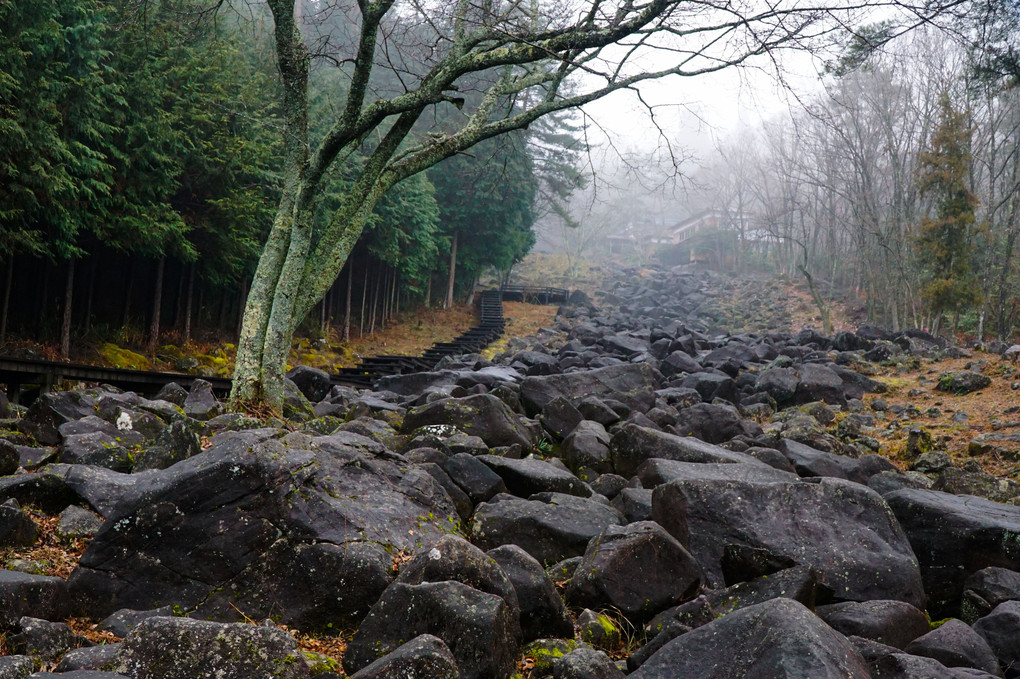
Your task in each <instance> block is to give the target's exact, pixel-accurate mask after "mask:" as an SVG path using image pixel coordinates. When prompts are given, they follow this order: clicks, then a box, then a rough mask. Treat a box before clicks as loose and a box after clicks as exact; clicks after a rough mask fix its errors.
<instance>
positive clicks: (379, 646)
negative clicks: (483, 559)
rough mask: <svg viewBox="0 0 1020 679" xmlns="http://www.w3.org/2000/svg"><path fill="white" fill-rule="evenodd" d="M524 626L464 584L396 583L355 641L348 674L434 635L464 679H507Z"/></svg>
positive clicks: (496, 600) (491, 597) (496, 601)
mask: <svg viewBox="0 0 1020 679" xmlns="http://www.w3.org/2000/svg"><path fill="white" fill-rule="evenodd" d="M518 624H519V623H518V621H517V620H516V619H515V618H514V616H513V614H512V612H511V610H510V607H509V606H507V604H506V602H505V601H504V600H503V599H502V598H500V597H498V596H496V595H495V594H488V593H485V592H480V591H478V590H477V589H474V588H473V587H469V586H467V585H465V584H463V583H460V582H455V581H444V582H427V583H423V584H420V585H405V584H403V583H394V584H393V585H391V586H390V587H388V588H387V589H386V591H385V592H384V593H383V595H382V597H380V598H379V601H377V602H376V603H375V605H373V606H372V609H371V611H369V614H368V616H367V617H366V618H365V620H364V621H363V622H362V623H361V625H360V626H359V627H358V631H357V633H356V634H355V635H354V638H353V639H351V642H350V644H349V645H348V646H347V651H346V653H344V670H345V671H346V672H347V673H348V674H354V673H356V672H358V671H359V670H361V669H363V668H365V667H368V666H369V665H370V664H371V663H372V662H374V661H375V660H376V659H377V658H380V657H382V656H385V655H386V654H388V653H392V652H394V651H396V650H397V649H398V648H399V647H400V646H401V645H403V644H404V643H405V641H404V640H406V639H414V638H415V637H417V636H419V635H422V634H431V635H433V636H436V637H438V638H439V639H441V640H442V641H443V642H444V643H445V644H446V645H447V647H449V649H450V653H451V654H452V655H453V657H454V658H455V659H456V661H457V666H458V667H459V668H460V672H461V677H463V679H497V677H506V676H509V674H510V673H511V672H512V670H513V667H514V659H515V658H516V655H517V645H518V643H519V642H520V639H519V638H518V637H517V636H516V631H517V630H518V629H519V627H518Z"/></svg>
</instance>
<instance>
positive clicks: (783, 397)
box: [757, 368, 798, 406]
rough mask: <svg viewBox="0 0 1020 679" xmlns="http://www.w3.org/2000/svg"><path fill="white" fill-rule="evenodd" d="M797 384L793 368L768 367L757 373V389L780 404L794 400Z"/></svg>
mask: <svg viewBox="0 0 1020 679" xmlns="http://www.w3.org/2000/svg"><path fill="white" fill-rule="evenodd" d="M797 384H798V379H797V373H796V371H794V369H793V368H769V369H768V370H763V371H762V372H761V374H760V375H758V382H757V389H758V391H763V392H765V393H766V394H768V395H769V396H771V397H772V398H774V399H775V400H776V403H778V404H779V405H780V406H787V405H790V404H792V403H793V402H794V397H795V396H796V394H797Z"/></svg>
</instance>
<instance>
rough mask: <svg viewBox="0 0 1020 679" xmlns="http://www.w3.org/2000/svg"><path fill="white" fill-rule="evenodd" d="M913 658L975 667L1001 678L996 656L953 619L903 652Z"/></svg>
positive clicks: (908, 645) (987, 646)
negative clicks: (913, 656)
mask: <svg viewBox="0 0 1020 679" xmlns="http://www.w3.org/2000/svg"><path fill="white" fill-rule="evenodd" d="M903 650H904V651H905V652H907V653H910V654H911V655H920V656H924V657H926V658H933V659H935V660H938V661H939V662H940V663H942V664H943V665H945V666H946V667H972V668H974V669H977V670H981V671H983V672H988V673H989V674H994V675H997V676H1002V670H1000V669H999V661H998V660H997V659H996V657H995V653H994V652H993V651H992V649H991V647H990V646H989V645H988V642H986V641H985V640H984V639H983V638H982V637H981V635H980V634H978V633H977V632H975V631H974V630H973V629H971V628H970V625H968V624H967V623H965V622H963V621H962V620H957V619H956V618H952V619H950V620H947V621H946V622H944V623H943V624H942V625H940V626H938V627H937V628H935V629H933V630H932V631H930V632H928V633H927V634H925V635H923V636H920V637H918V638H917V639H914V640H913V641H912V642H910V643H909V644H907V646H906V647H905V648H904V649H903Z"/></svg>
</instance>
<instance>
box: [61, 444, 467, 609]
mask: <svg viewBox="0 0 1020 679" xmlns="http://www.w3.org/2000/svg"><path fill="white" fill-rule="evenodd" d="M256 434H257V432H243V433H238V434H237V435H234V436H232V437H225V438H223V439H222V440H221V441H220V442H219V443H218V444H214V445H213V447H212V448H210V449H209V450H207V451H205V452H203V453H202V454H200V455H196V456H194V457H192V458H189V459H187V460H185V461H183V462H180V463H178V464H176V465H174V466H172V467H170V468H168V469H165V470H160V471H154V472H147V473H146V478H145V482H144V483H142V484H139V485H138V486H136V487H134V488H132V489H131V490H130V493H129V497H128V498H127V499H126V500H125V501H123V502H122V503H121V504H120V505H118V506H117V507H116V508H115V511H113V513H111V514H110V515H109V517H108V520H107V522H106V523H105V524H104V525H103V528H102V529H101V530H100V531H99V533H98V534H97V535H96V537H95V540H94V541H93V542H92V544H91V545H90V546H89V548H88V550H87V551H86V552H85V554H84V555H83V556H82V558H81V561H80V563H79V566H78V568H77V569H75V571H74V572H73V573H72V575H71V577H70V579H69V581H68V584H69V586H70V587H71V589H72V590H73V592H74V594H75V596H76V598H77V601H78V606H79V609H80V610H83V611H88V613H89V614H90V615H93V616H95V615H105V614H108V613H111V612H113V611H114V610H116V609H119V608H135V609H148V608H155V607H158V606H161V605H167V604H169V605H179V606H180V607H182V608H185V609H187V608H195V609H196V615H198V616H199V617H208V618H212V619H218V620H227V621H231V620H236V619H238V618H239V617H240V616H241V612H243V613H244V614H245V615H247V616H251V617H266V616H269V615H273V616H277V617H278V619H279V620H280V621H281V622H283V623H285V624H287V625H290V626H293V627H297V628H301V629H314V628H324V627H327V626H335V625H337V624H350V623H351V622H354V621H356V620H358V619H360V617H361V616H363V615H364V614H365V612H366V611H367V610H368V607H369V606H370V605H371V604H372V603H373V602H374V601H375V600H376V598H378V596H379V594H380V593H381V592H382V591H383V589H384V588H385V587H386V586H387V584H388V583H389V581H390V579H391V578H392V553H393V552H396V551H400V550H403V551H406V552H409V553H414V552H416V551H418V550H419V549H421V548H422V546H423V545H426V544H428V543H430V542H432V541H434V540H435V539H437V538H438V537H440V536H441V535H443V534H444V532H445V531H446V530H448V526H451V525H456V523H457V521H458V517H457V514H456V510H455V507H454V505H453V503H452V501H451V500H450V499H449V496H448V495H447V494H446V492H445V491H444V490H443V489H442V487H441V486H440V485H439V483H438V482H436V481H435V480H434V479H433V478H432V477H431V476H430V475H428V474H427V473H426V472H424V471H423V470H421V469H419V468H417V467H413V466H412V467H410V468H407V469H406V470H403V469H402V468H401V467H398V466H397V465H396V464H395V463H394V462H391V461H389V460H388V459H386V458H385V457H382V456H380V455H378V454H373V453H372V452H370V451H371V450H372V449H373V448H372V447H373V446H378V444H375V443H372V442H368V443H366V444H365V446H364V447H358V446H357V445H355V443H352V440H353V439H361V437H357V436H356V435H352V434H345V435H344V436H340V437H318V438H312V437H307V436H305V435H296V436H297V439H298V440H300V441H304V442H305V445H306V447H307V448H308V449H301V448H292V447H288V446H287V444H286V443H285V442H283V441H281V440H278V439H272V438H270V439H260V438H259V437H258V436H257V435H256ZM302 437H303V438H302ZM217 438H219V437H217ZM361 440H363V439H361ZM378 448H379V449H381V446H378ZM309 573H316V576H315V577H314V578H310V577H309ZM323 591H330V592H332V593H333V594H332V595H331V596H328V597H323V596H321V594H322V592H323Z"/></svg>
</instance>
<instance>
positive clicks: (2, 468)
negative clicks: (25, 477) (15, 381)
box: [0, 390, 21, 476]
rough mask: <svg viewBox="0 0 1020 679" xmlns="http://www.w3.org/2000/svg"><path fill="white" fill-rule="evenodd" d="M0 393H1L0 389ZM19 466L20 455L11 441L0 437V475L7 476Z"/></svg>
mask: <svg viewBox="0 0 1020 679" xmlns="http://www.w3.org/2000/svg"><path fill="white" fill-rule="evenodd" d="M0 393H3V391H2V390H0ZM20 466H21V455H20V454H19V453H18V449H17V448H16V447H15V445H14V444H13V443H11V442H10V441H8V440H7V439H0V476H9V475H10V474H13V473H14V472H16V471H18V467H20Z"/></svg>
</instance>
